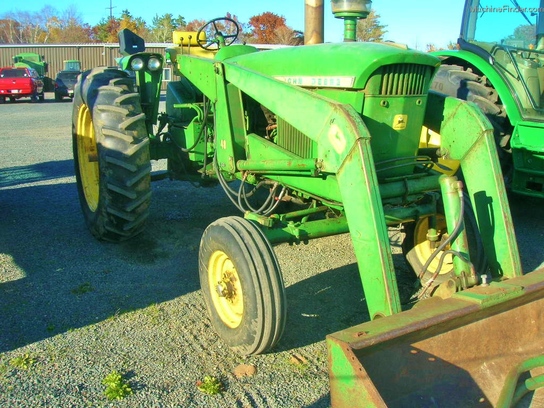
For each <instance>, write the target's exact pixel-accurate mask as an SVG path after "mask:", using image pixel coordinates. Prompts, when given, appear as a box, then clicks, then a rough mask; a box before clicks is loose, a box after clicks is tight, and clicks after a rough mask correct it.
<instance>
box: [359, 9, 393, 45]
mask: <svg viewBox="0 0 544 408" xmlns="http://www.w3.org/2000/svg"><path fill="white" fill-rule="evenodd" d="M386 27H387V26H385V25H382V24H380V15H379V14H377V13H376V12H375V11H374V10H372V11H371V12H370V14H369V15H368V16H367V18H365V19H363V20H359V22H358V23H357V40H359V41H365V42H366V41H370V42H374V41H383V36H384V35H385V33H386V32H387V30H385V28H386Z"/></svg>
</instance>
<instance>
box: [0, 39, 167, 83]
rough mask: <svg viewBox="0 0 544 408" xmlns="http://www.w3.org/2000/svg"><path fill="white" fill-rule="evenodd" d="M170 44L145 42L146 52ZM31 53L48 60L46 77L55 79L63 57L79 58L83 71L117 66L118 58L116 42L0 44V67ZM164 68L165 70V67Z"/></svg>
mask: <svg viewBox="0 0 544 408" xmlns="http://www.w3.org/2000/svg"><path fill="white" fill-rule="evenodd" d="M169 46H172V44H157V43H153V44H146V51H147V52H155V53H158V54H162V55H164V50H165V48H167V47H169ZM23 52H33V53H36V54H40V55H42V56H43V57H44V59H45V61H46V62H47V63H48V65H49V67H48V69H49V71H48V77H50V78H53V79H54V78H55V76H56V75H57V73H58V72H59V71H61V70H62V68H63V62H64V61H65V60H79V61H81V68H82V69H83V70H86V69H90V68H94V67H99V66H110V67H112V66H117V64H116V62H115V59H116V58H119V57H121V54H120V53H119V44H118V43H109V44H0V67H9V66H12V65H13V60H12V58H13V56H14V55H17V54H20V53H23ZM166 70H167V71H168V70H169V69H168V68H166ZM169 74H170V72H165V75H164V79H165V80H169V79H170V75H169Z"/></svg>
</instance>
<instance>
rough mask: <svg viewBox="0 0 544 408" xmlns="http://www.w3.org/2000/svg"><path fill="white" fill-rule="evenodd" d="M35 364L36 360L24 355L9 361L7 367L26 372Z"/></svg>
mask: <svg viewBox="0 0 544 408" xmlns="http://www.w3.org/2000/svg"><path fill="white" fill-rule="evenodd" d="M35 362H36V359H35V358H34V357H32V356H31V355H30V354H28V353H25V354H23V355H22V356H19V357H15V358H12V359H11V360H9V365H10V366H12V367H14V368H17V369H19V370H28V369H29V368H30V367H32V365H33V364H34V363H35Z"/></svg>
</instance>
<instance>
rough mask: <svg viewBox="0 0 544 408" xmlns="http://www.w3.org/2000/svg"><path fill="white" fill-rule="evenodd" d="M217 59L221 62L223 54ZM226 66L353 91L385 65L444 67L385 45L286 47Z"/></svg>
mask: <svg viewBox="0 0 544 408" xmlns="http://www.w3.org/2000/svg"><path fill="white" fill-rule="evenodd" d="M231 48H232V47H231ZM217 57H218V59H221V56H220V55H219V54H218V56H217ZM225 62H227V63H229V64H235V65H239V66H242V67H246V68H249V69H251V70H253V71H256V72H260V73H263V74H265V75H268V76H272V77H275V78H277V79H280V80H283V81H286V82H288V83H292V84H294V85H299V86H303V87H332V88H353V89H363V88H364V87H365V85H366V83H367V81H368V79H369V78H370V77H371V75H372V74H373V73H374V72H375V71H376V70H377V69H378V68H380V67H383V66H385V65H396V64H415V65H425V66H430V67H433V68H437V67H438V66H439V65H440V61H439V59H438V58H436V57H434V56H432V55H429V54H424V53H422V52H419V51H414V50H407V49H402V48H399V47H398V46H396V45H388V44H382V43H336V44H317V45H307V46H301V47H286V48H280V49H276V50H270V51H262V52H253V53H250V54H245V55H238V56H235V57H232V58H225ZM433 73H434V69H433Z"/></svg>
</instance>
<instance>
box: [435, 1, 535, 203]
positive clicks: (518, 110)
mask: <svg viewBox="0 0 544 408" xmlns="http://www.w3.org/2000/svg"><path fill="white" fill-rule="evenodd" d="M433 54H434V55H436V56H438V57H440V59H441V62H442V66H441V68H440V70H439V71H438V73H437V74H436V76H435V77H434V80H433V84H432V89H434V90H436V91H438V92H442V93H444V94H446V95H450V96H455V97H458V98H461V99H464V100H468V101H471V102H474V103H475V104H476V105H478V106H479V107H480V109H481V110H482V111H483V112H484V113H485V114H486V116H487V117H488V119H489V120H490V122H491V124H492V125H493V128H494V132H495V139H496V142H497V146H498V153H499V157H500V161H501V167H502V170H503V175H504V178H505V183H506V187H507V189H508V190H511V191H512V192H514V193H517V194H523V195H528V196H533V197H540V198H544V1H542V0H519V1H517V0H510V1H509V2H505V1H500V0H491V1H486V2H480V0H466V2H465V7H464V11H463V19H462V24H461V33H460V36H459V40H458V49H457V50H445V51H437V52H434V53H433Z"/></svg>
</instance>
